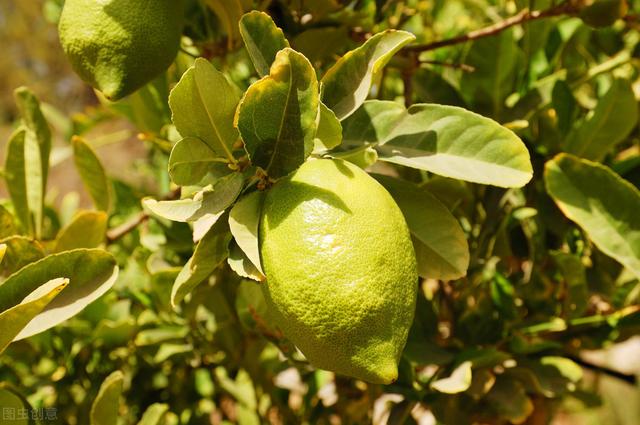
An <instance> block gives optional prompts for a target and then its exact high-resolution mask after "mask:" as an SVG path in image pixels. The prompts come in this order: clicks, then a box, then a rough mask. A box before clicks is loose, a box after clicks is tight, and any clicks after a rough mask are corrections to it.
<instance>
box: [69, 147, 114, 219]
mask: <svg viewBox="0 0 640 425" xmlns="http://www.w3.org/2000/svg"><path fill="white" fill-rule="evenodd" d="M72 145H73V158H74V160H75V163H76V168H77V169H78V173H79V174H80V177H81V178H82V182H83V183H84V186H85V187H86V189H87V191H88V192H89V195H90V196H91V199H92V200H93V203H94V205H95V206H96V208H97V209H99V210H100V211H109V206H110V204H111V194H110V191H109V179H108V178H107V175H106V173H105V171H104V167H103V166H102V163H101V162H100V159H98V156H97V155H96V153H95V152H94V151H93V149H92V148H91V146H89V144H88V143H87V142H86V141H84V140H83V139H82V138H80V137H74V138H73V139H72Z"/></svg>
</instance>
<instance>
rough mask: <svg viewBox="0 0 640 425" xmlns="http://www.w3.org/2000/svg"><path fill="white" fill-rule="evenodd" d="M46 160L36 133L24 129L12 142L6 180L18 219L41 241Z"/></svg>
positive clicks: (7, 162) (7, 157) (17, 133)
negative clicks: (44, 165)
mask: <svg viewBox="0 0 640 425" xmlns="http://www.w3.org/2000/svg"><path fill="white" fill-rule="evenodd" d="M41 161H42V157H41V153H40V146H39V144H38V141H37V139H36V136H35V133H34V132H32V131H30V130H28V129H26V128H24V127H21V128H19V129H17V130H16V131H15V132H14V133H13V134H12V135H11V138H10V139H9V143H8V145H7V156H6V162H5V180H6V181H7V188H8V190H9V194H10V196H11V200H12V201H13V207H14V209H15V211H16V215H17V217H18V219H19V220H20V222H21V223H22V226H23V227H24V228H25V230H26V231H27V233H29V234H32V235H34V236H35V237H36V238H39V237H40V235H41V232H42V218H43V210H44V183H45V182H44V180H43V179H44V175H43V173H42V162H41Z"/></svg>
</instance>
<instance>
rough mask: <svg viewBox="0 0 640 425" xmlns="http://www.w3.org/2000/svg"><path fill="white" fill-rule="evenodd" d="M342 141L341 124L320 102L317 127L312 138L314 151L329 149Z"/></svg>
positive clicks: (319, 151)
mask: <svg viewBox="0 0 640 425" xmlns="http://www.w3.org/2000/svg"><path fill="white" fill-rule="evenodd" d="M340 143H342V125H341V124H340V120H338V118H337V117H336V114H334V113H333V111H332V110H331V109H329V108H328V107H327V106H326V105H325V104H324V103H322V102H320V113H319V120H318V129H317V130H316V137H315V139H314V148H313V152H314V153H321V152H324V151H328V150H331V149H333V148H335V147H336V146H339V145H340Z"/></svg>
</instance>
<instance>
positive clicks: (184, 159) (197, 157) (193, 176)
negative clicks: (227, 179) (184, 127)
mask: <svg viewBox="0 0 640 425" xmlns="http://www.w3.org/2000/svg"><path fill="white" fill-rule="evenodd" d="M216 165H217V166H218V167H220V168H221V167H224V168H226V169H227V172H228V171H229V168H228V166H227V164H223V163H220V158H219V157H217V156H216V154H215V152H213V151H212V150H211V148H210V147H209V146H207V145H206V144H205V143H204V142H203V141H202V140H200V139H198V138H196V137H185V138H184V139H182V140H180V141H179V142H178V143H176V144H175V146H174V147H173V149H172V150H171V156H170V157H169V175H170V176H171V180H172V181H173V182H174V183H175V184H177V185H179V186H188V185H195V184H197V183H198V182H200V181H201V180H202V179H203V178H204V176H205V175H206V174H207V172H208V171H209V170H210V169H211V168H212V166H216Z"/></svg>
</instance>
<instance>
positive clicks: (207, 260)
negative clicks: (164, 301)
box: [171, 217, 231, 308]
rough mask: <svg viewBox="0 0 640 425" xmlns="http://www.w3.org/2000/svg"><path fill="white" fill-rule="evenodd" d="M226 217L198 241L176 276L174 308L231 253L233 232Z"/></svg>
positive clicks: (173, 291) (173, 292)
mask: <svg viewBox="0 0 640 425" xmlns="http://www.w3.org/2000/svg"><path fill="white" fill-rule="evenodd" d="M225 218H226V217H223V218H222V219H220V220H218V221H217V222H216V224H214V225H213V226H212V227H211V229H209V231H208V232H207V233H206V234H205V235H204V237H203V238H202V239H201V240H200V242H198V245H196V249H195V251H194V253H193V256H192V257H191V258H190V259H189V261H187V264H185V266H184V267H183V268H182V270H181V271H180V274H179V275H178V277H177V278H176V280H175V283H174V284H173V289H172V290H171V305H172V306H173V307H174V308H175V307H176V306H177V305H178V304H180V302H181V301H182V300H183V299H184V297H185V296H186V295H187V294H189V293H190V292H191V291H193V289H194V288H195V287H196V286H197V285H198V284H200V282H202V281H203V280H205V279H207V278H208V277H209V275H211V273H213V271H214V270H215V269H216V268H217V267H218V266H219V265H220V264H221V263H222V262H223V261H224V260H225V259H226V258H227V256H228V255H229V242H230V241H231V233H230V232H229V224H228V221H227V220H226V219H225Z"/></svg>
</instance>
